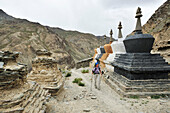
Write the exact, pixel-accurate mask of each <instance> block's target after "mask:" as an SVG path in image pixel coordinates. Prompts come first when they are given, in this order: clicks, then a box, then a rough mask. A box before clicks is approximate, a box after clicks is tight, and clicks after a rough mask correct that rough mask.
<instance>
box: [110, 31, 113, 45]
mask: <svg viewBox="0 0 170 113" xmlns="http://www.w3.org/2000/svg"><path fill="white" fill-rule="evenodd" d="M112 35H113V31H112V29H111V30H110V44H111V43H112V42H113V37H112Z"/></svg>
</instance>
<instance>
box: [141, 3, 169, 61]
mask: <svg viewBox="0 0 170 113" xmlns="http://www.w3.org/2000/svg"><path fill="white" fill-rule="evenodd" d="M169 26H170V0H167V1H166V2H165V3H164V4H163V5H161V6H160V7H159V8H158V9H157V10H156V11H155V13H154V14H153V15H152V16H151V18H150V19H149V20H148V21H147V23H146V24H145V25H144V26H143V32H144V33H150V34H152V35H153V36H154V37H155V42H154V45H153V51H152V52H153V53H160V54H161V55H162V56H164V58H165V59H166V61H168V62H169V63H170V27H169Z"/></svg>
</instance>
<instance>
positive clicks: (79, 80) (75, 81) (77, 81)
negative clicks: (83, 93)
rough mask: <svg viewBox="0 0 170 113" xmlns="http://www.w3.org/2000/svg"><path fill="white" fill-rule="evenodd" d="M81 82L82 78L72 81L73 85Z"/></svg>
mask: <svg viewBox="0 0 170 113" xmlns="http://www.w3.org/2000/svg"><path fill="white" fill-rule="evenodd" d="M81 81H82V78H75V79H74V81H73V83H79V82H81Z"/></svg>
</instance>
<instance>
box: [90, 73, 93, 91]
mask: <svg viewBox="0 0 170 113" xmlns="http://www.w3.org/2000/svg"><path fill="white" fill-rule="evenodd" d="M92 83H93V74H92V76H91V87H90V91H92Z"/></svg>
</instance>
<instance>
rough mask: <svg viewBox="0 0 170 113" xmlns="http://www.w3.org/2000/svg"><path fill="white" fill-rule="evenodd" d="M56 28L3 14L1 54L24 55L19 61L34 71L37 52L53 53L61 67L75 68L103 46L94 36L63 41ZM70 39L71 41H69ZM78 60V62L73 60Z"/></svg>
mask: <svg viewBox="0 0 170 113" xmlns="http://www.w3.org/2000/svg"><path fill="white" fill-rule="evenodd" d="M52 29H53V28H50V27H46V26H43V25H40V24H39V23H33V22H29V21H28V20H25V19H17V18H14V17H12V16H9V15H7V14H6V13H5V12H4V11H3V10H0V50H9V51H18V52H22V54H21V55H20V58H19V61H20V62H21V63H25V64H28V66H29V68H31V62H32V59H33V58H35V51H36V50H38V49H46V50H48V51H52V52H53V53H54V56H53V57H55V58H56V59H57V60H58V62H59V65H61V66H63V67H64V66H66V65H68V67H73V66H74V64H75V60H80V59H83V58H87V57H89V56H91V55H92V54H93V51H94V48H96V47H98V46H100V44H101V42H102V41H98V40H97V38H96V37H95V36H94V35H91V34H83V33H79V32H73V33H75V35H71V36H70V35H68V34H71V33H72V32H69V31H68V32H67V33H68V34H66V35H68V36H69V38H67V37H65V35H62V36H63V37H64V38H61V37H60V36H59V35H58V34H57V32H54V30H52ZM64 33H66V32H64ZM68 39H69V40H68ZM73 58H74V59H73Z"/></svg>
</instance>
